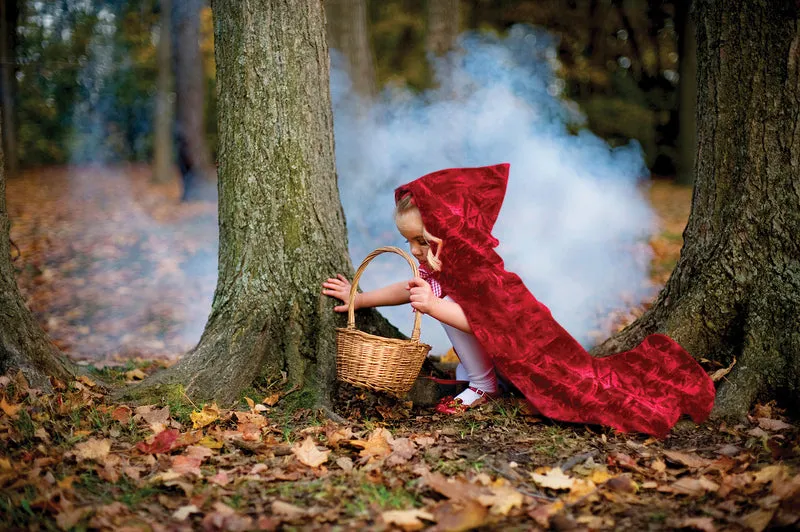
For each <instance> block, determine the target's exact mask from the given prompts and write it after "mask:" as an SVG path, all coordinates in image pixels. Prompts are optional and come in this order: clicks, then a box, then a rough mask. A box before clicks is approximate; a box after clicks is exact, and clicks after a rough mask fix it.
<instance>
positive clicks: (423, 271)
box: [419, 265, 444, 298]
mask: <svg viewBox="0 0 800 532" xmlns="http://www.w3.org/2000/svg"><path fill="white" fill-rule="evenodd" d="M419 276H420V278H421V279H422V280H423V281H425V282H427V283H428V284H429V285H431V290H433V295H435V296H436V297H438V298H441V297H443V295H444V292H443V291H442V285H441V284H439V281H437V280H436V278H435V277H434V276H433V273H431V272H430V271H429V270H428V269H427V268H426V267H425V266H423V265H420V267H419Z"/></svg>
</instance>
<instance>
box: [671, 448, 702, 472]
mask: <svg viewBox="0 0 800 532" xmlns="http://www.w3.org/2000/svg"><path fill="white" fill-rule="evenodd" d="M664 456H666V457H667V458H668V459H669V460H670V461H671V462H674V463H676V464H681V465H685V466H686V467H691V468H693V469H699V468H701V467H706V466H708V465H709V464H710V463H711V460H707V459H705V458H702V457H700V456H698V455H696V454H695V453H684V452H681V451H668V450H667V451H664Z"/></svg>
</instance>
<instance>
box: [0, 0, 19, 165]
mask: <svg viewBox="0 0 800 532" xmlns="http://www.w3.org/2000/svg"><path fill="white" fill-rule="evenodd" d="M17 13H18V8H17V2H8V1H5V0H4V1H3V2H0V107H2V114H3V124H2V130H3V140H4V141H5V142H4V143H3V151H4V152H5V156H6V168H5V169H6V176H7V177H13V176H15V175H16V174H17V173H18V172H19V152H18V151H17V125H16V121H15V120H14V116H15V109H14V93H15V90H14V88H15V87H16V81H17V78H16V59H17V56H16V53H15V50H14V45H15V43H16V33H17Z"/></svg>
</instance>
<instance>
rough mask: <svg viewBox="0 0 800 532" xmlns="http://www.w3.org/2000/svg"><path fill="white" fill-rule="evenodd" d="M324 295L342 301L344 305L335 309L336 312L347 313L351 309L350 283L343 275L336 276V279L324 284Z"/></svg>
mask: <svg viewBox="0 0 800 532" xmlns="http://www.w3.org/2000/svg"><path fill="white" fill-rule="evenodd" d="M322 287H323V290H322V293H323V294H325V295H326V296H331V297H335V298H336V299H339V300H341V301H342V302H343V303H344V305H337V306H335V307H333V310H335V311H336V312H347V311H348V310H349V309H350V304H349V301H350V281H348V280H347V277H345V276H344V275H342V274H341V273H337V274H336V279H328V280H327V281H325V282H324V283H322Z"/></svg>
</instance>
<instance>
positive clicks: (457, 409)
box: [436, 386, 498, 416]
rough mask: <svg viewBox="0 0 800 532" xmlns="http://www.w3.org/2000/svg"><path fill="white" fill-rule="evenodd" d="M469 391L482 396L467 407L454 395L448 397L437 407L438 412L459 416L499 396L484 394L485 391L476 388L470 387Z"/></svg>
mask: <svg viewBox="0 0 800 532" xmlns="http://www.w3.org/2000/svg"><path fill="white" fill-rule="evenodd" d="M469 389H470V390H472V391H473V392H475V393H476V394H478V395H480V397H478V398H477V399H475V400H474V401H473V402H472V403H471V404H469V405H465V404H464V401H462V400H461V399H456V398H454V397H453V396H452V395H449V396H447V397H443V398H442V400H441V401H439V404H437V405H436V411H437V412H439V413H440V414H448V415H451V416H452V415H459V414H463V413H464V412H466V411H467V410H469V409H470V408H475V407H477V406H480V405H482V404H484V403H485V402H486V401H487V400H488V399H489V398H490V397H496V396H497V395H498V394H497V392H495V393H490V392H484V391H483V390H479V389H477V388H475V387H474V386H469Z"/></svg>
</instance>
